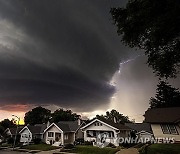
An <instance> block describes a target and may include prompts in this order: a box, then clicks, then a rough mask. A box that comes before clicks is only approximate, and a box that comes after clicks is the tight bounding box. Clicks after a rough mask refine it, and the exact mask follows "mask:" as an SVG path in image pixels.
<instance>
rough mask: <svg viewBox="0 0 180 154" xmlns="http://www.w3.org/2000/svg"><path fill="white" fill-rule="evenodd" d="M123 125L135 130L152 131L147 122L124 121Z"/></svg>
mask: <svg viewBox="0 0 180 154" xmlns="http://www.w3.org/2000/svg"><path fill="white" fill-rule="evenodd" d="M125 125H126V126H128V127H130V128H131V129H133V130H136V131H137V132H141V131H146V132H149V133H152V130H151V126H150V124H149V123H126V124H125Z"/></svg>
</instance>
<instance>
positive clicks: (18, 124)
mask: <svg viewBox="0 0 180 154" xmlns="http://www.w3.org/2000/svg"><path fill="white" fill-rule="evenodd" d="M12 116H13V117H16V118H17V119H18V124H17V128H16V135H15V138H14V144H13V150H14V148H15V144H16V139H17V134H18V127H19V121H20V118H19V117H18V116H16V115H12Z"/></svg>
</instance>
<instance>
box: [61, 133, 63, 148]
mask: <svg viewBox="0 0 180 154" xmlns="http://www.w3.org/2000/svg"><path fill="white" fill-rule="evenodd" d="M61 142H62V145H64V133H63V132H62V133H61Z"/></svg>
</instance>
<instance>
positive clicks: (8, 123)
mask: <svg viewBox="0 0 180 154" xmlns="http://www.w3.org/2000/svg"><path fill="white" fill-rule="evenodd" d="M0 125H1V126H2V127H3V128H4V129H6V128H11V127H15V126H16V124H15V123H14V121H13V120H9V119H4V120H3V121H1V122H0Z"/></svg>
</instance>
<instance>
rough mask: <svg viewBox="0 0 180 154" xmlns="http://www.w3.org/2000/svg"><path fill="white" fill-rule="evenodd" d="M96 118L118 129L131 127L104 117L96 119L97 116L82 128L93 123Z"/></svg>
mask: <svg viewBox="0 0 180 154" xmlns="http://www.w3.org/2000/svg"><path fill="white" fill-rule="evenodd" d="M97 120H98V121H102V122H103V123H106V124H107V125H109V126H111V127H114V128H115V129H118V130H131V128H129V127H128V126H125V125H123V124H119V123H114V122H112V121H109V120H106V119H98V118H96V119H94V120H92V121H91V122H89V123H88V124H87V125H85V126H84V127H83V128H86V127H87V126H89V125H90V124H92V123H94V122H95V121H97Z"/></svg>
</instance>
